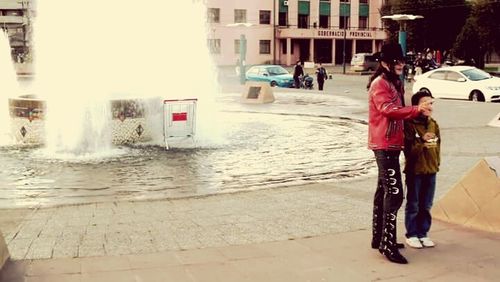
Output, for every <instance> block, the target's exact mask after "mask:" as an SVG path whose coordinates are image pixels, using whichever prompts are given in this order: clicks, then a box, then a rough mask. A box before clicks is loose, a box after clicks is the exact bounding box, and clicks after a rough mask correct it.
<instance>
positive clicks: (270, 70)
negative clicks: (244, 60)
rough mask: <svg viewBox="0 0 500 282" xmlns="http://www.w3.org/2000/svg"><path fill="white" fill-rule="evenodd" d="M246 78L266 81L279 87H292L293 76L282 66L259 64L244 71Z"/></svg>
mask: <svg viewBox="0 0 500 282" xmlns="http://www.w3.org/2000/svg"><path fill="white" fill-rule="evenodd" d="M246 79H247V80H251V81H267V82H269V84H270V85H271V86H272V87H274V86H279V87H293V84H294V81H293V76H292V75H291V74H290V73H289V72H288V71H287V70H286V69H284V68H283V67H282V66H278V65H259V66H253V67H251V68H250V69H249V70H248V71H247V72H246Z"/></svg>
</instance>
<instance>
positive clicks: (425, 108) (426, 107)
mask: <svg viewBox="0 0 500 282" xmlns="http://www.w3.org/2000/svg"><path fill="white" fill-rule="evenodd" d="M433 102H434V101H433V100H428V101H425V102H422V103H420V104H418V111H419V112H423V113H426V112H432V103H433Z"/></svg>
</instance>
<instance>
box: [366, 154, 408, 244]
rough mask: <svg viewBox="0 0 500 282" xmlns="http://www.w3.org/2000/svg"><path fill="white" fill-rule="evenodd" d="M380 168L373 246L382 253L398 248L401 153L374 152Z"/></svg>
mask: <svg viewBox="0 0 500 282" xmlns="http://www.w3.org/2000/svg"><path fill="white" fill-rule="evenodd" d="M373 152H374V153H375V159H376V160H377V166H378V183H377V190H376V191H375V197H374V201H373V238H372V245H375V246H377V245H378V246H379V250H380V252H381V253H384V254H385V253H387V252H393V251H394V250H395V249H397V248H396V218H397V213H398V210H399V208H400V207H401V204H402V203H403V184H402V183H401V170H400V166H399V155H400V151H391V150H374V151H373Z"/></svg>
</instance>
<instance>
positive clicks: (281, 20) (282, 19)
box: [278, 12, 288, 26]
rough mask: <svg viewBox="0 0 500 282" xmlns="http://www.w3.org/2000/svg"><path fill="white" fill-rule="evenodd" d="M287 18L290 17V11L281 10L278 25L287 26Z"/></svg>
mask: <svg viewBox="0 0 500 282" xmlns="http://www.w3.org/2000/svg"><path fill="white" fill-rule="evenodd" d="M287 19H288V13H286V12H280V14H279V19H278V25H279V26H287V25H288V23H287Z"/></svg>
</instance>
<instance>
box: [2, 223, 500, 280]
mask: <svg viewBox="0 0 500 282" xmlns="http://www.w3.org/2000/svg"><path fill="white" fill-rule="evenodd" d="M399 232H400V234H401V232H402V230H399ZM369 238H370V231H369V230H358V231H353V232H345V233H335V234H329V235H323V236H318V237H313V238H304V239H297V240H288V241H280V242H271V243H260V244H250V245H242V246H228V247H219V248H206V249H195V250H185V251H169V252H159V253H154V254H137V255H125V256H104V257H93V258H76V259H73V258H66V259H52V260H34V261H15V262H9V264H8V265H7V266H6V270H5V271H4V272H3V273H2V274H1V276H0V281H2V282H7V281H8V282H20V281H30V282H35V281H50V282H58V281H81V282H84V281H89V282H90V281H92V282H101V281H102V282H104V281H120V282H128V281H130V282H146V281H172V282H183V281H207V282H208V281H214V282H216V281H283V282H293V281H498V277H499V276H500V269H499V268H498V265H500V257H499V256H498V251H499V250H500V240H499V239H500V238H499V237H498V236H494V235H493V234H488V233H483V232H477V231H470V230H465V229H462V228H457V227H456V226H451V225H448V224H445V223H439V222H436V223H435V225H434V226H433V238H434V239H435V241H436V242H437V246H436V247H435V248H430V249H421V250H416V249H409V248H406V249H405V250H403V251H402V253H403V254H404V255H405V256H406V257H407V258H408V260H409V262H410V263H409V264H408V265H397V264H393V263H389V262H387V260H385V259H384V258H383V257H382V255H380V254H379V253H378V251H377V250H372V249H370V248H369V246H368V243H369Z"/></svg>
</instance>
